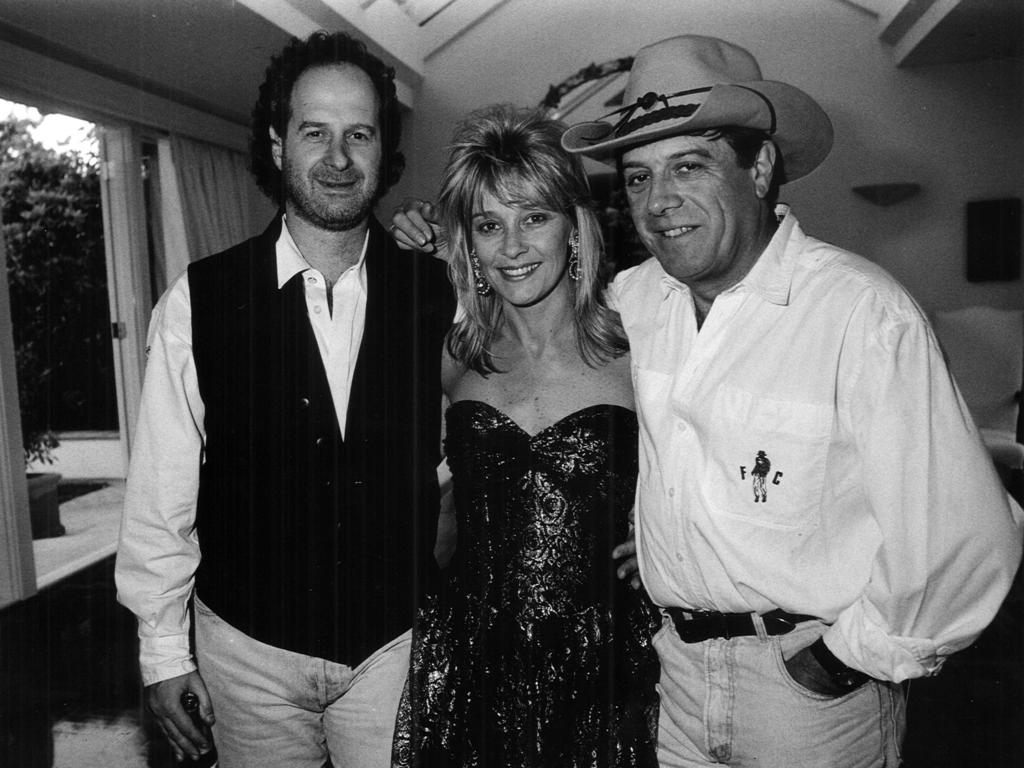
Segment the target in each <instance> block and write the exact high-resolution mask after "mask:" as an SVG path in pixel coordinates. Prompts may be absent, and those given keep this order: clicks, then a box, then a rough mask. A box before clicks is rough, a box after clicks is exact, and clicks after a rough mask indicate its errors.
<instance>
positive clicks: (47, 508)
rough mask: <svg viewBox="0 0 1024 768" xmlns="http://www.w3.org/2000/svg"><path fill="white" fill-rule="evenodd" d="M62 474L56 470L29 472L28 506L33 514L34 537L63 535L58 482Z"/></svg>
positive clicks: (43, 537)
mask: <svg viewBox="0 0 1024 768" xmlns="http://www.w3.org/2000/svg"><path fill="white" fill-rule="evenodd" d="M58 483H60V475H58V474H57V473H56V472H30V473H29V474H28V508H29V512H30V513H31V516H32V538H33V539H49V538H52V537H54V536H63V535H64V533H65V531H64V526H63V525H61V522H60V501H59V500H58V498H57V484H58Z"/></svg>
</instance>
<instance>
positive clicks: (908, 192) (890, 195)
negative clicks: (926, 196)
mask: <svg viewBox="0 0 1024 768" xmlns="http://www.w3.org/2000/svg"><path fill="white" fill-rule="evenodd" d="M853 191H854V192H856V193H857V194H858V195H860V196H861V197H863V198H864V199H865V200H867V201H868V202H869V203H873V204H875V205H881V206H888V205H895V204H896V203H902V202H903V201H904V200H909V199H910V198H912V197H914V196H915V195H917V194H918V193H920V191H921V185H920V184H914V183H912V182H908V181H900V182H893V183H892V184H865V185H864V186H861V187H854V188H853Z"/></svg>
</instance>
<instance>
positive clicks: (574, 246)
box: [568, 229, 580, 280]
mask: <svg viewBox="0 0 1024 768" xmlns="http://www.w3.org/2000/svg"><path fill="white" fill-rule="evenodd" d="M568 271H569V279H570V280H579V279H580V231H579V230H578V229H577V230H576V231H574V232H573V233H572V237H570V238H569V270H568Z"/></svg>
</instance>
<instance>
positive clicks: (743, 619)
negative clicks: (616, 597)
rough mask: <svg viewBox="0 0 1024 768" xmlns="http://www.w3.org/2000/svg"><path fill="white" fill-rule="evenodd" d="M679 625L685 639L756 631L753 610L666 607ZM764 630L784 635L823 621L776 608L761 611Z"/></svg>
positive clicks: (690, 639) (685, 640)
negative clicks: (805, 625) (809, 622)
mask: <svg viewBox="0 0 1024 768" xmlns="http://www.w3.org/2000/svg"><path fill="white" fill-rule="evenodd" d="M663 610H664V611H665V613H667V614H668V615H669V617H670V618H671V619H672V623H673V624H675V626H676V633H677V634H678V635H679V639H680V640H682V641H683V642H684V643H702V642H704V641H705V640H710V639H711V638H713V637H721V638H725V639H728V638H730V637H747V636H749V635H756V634H757V628H756V627H755V626H754V616H755V614H753V613H718V612H716V611H685V610H683V609H682V608H664V609H663ZM761 620H762V621H763V622H764V629H765V632H766V633H767V634H769V635H784V634H786V633H787V632H792V631H793V630H794V629H796V625H797V624H799V623H801V622H803V621H820V619H819V618H817V617H816V616H806V615H804V614H800V613H786V612H785V611H781V610H775V611H770V612H768V613H765V614H762V615H761Z"/></svg>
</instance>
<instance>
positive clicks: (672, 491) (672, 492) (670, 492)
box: [668, 488, 676, 498]
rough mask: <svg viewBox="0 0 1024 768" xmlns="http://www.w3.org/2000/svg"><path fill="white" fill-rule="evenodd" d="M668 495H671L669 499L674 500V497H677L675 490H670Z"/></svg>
mask: <svg viewBox="0 0 1024 768" xmlns="http://www.w3.org/2000/svg"><path fill="white" fill-rule="evenodd" d="M668 495H669V498H673V497H675V495H676V489H675V488H669V489H668Z"/></svg>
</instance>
